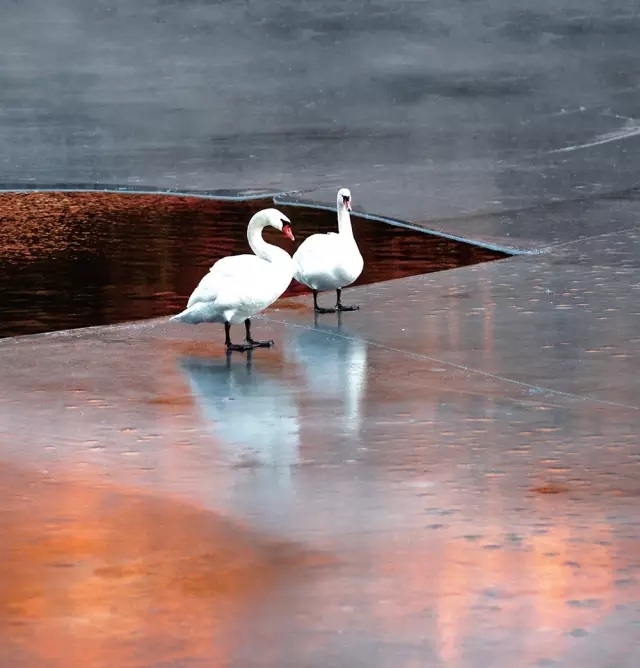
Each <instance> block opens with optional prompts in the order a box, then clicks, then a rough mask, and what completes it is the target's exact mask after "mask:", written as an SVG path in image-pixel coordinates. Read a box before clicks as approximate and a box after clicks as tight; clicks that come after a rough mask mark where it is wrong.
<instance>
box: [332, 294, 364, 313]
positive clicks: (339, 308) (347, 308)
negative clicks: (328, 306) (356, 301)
mask: <svg viewBox="0 0 640 668" xmlns="http://www.w3.org/2000/svg"><path fill="white" fill-rule="evenodd" d="M336 294H337V295H338V300H337V301H336V311H359V310H360V307H359V306H345V305H344V304H343V303H342V302H341V301H340V295H341V294H342V289H341V288H338V289H337V290H336Z"/></svg>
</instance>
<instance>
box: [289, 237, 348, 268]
mask: <svg viewBox="0 0 640 668" xmlns="http://www.w3.org/2000/svg"><path fill="white" fill-rule="evenodd" d="M341 253H342V247H341V244H340V235H338V234H335V233H334V232H330V233H329V234H312V235H311V236H310V237H307V238H306V239H305V240H304V241H303V242H302V243H301V244H300V246H299V247H298V250H297V251H296V252H295V253H294V255H293V260H294V262H295V263H296V265H297V266H298V267H299V268H300V269H301V270H302V271H304V273H305V274H307V273H308V274H314V273H318V272H325V271H326V270H327V267H328V266H330V265H331V264H332V263H333V260H335V259H336V254H341Z"/></svg>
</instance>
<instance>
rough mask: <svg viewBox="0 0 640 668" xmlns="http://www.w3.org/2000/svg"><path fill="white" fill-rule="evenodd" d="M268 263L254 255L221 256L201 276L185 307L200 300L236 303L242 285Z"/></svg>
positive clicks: (261, 271) (259, 272)
mask: <svg viewBox="0 0 640 668" xmlns="http://www.w3.org/2000/svg"><path fill="white" fill-rule="evenodd" d="M268 264H269V263H268V262H265V261H264V260H262V259H260V258H259V257H257V256H256V255H232V256H230V257H223V258H222V259H220V260H218V261H217V262H216V263H215V264H214V265H213V266H212V267H211V269H210V270H209V273H208V274H205V276H203V278H202V280H201V281H200V283H199V284H198V286H197V287H196V289H195V290H194V291H193V293H192V294H191V297H189V301H188V302H187V308H189V307H190V306H193V305H194V304H198V303H200V302H209V303H211V302H215V303H216V304H219V303H220V302H221V301H224V302H236V303H237V302H238V296H239V294H240V293H242V292H243V290H242V289H241V288H242V286H245V285H246V284H247V281H248V280H249V279H250V278H251V277H252V276H255V277H256V278H257V277H258V276H259V275H261V274H262V273H263V272H264V271H265V265H268ZM266 269H268V267H266Z"/></svg>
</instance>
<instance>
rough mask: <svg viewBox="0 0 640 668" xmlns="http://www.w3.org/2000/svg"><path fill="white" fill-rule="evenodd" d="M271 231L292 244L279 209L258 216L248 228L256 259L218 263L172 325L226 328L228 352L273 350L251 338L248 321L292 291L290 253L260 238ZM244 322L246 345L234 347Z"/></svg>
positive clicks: (236, 257)
mask: <svg viewBox="0 0 640 668" xmlns="http://www.w3.org/2000/svg"><path fill="white" fill-rule="evenodd" d="M268 225H271V227H275V228H276V229H277V230H280V231H281V232H282V233H283V234H284V235H285V236H286V237H288V238H289V239H291V240H292V241H293V238H294V237H293V232H292V231H291V221H290V220H289V219H288V218H287V217H286V216H285V215H284V214H283V213H281V212H280V211H278V210H277V209H263V210H262V211H258V213H256V214H255V215H254V216H253V217H252V218H251V220H250V221H249V226H248V227H247V239H248V240H249V246H251V250H252V251H253V252H254V253H255V255H232V256H230V257H223V258H222V259H220V260H218V261H217V262H216V263H215V264H214V265H213V267H211V269H210V270H209V273H208V274H207V275H206V276H205V277H204V278H203V279H202V280H201V281H200V283H199V284H198V287H196V289H195V290H194V291H193V293H192V294H191V297H189V301H188V303H187V308H186V309H185V310H184V311H182V313H178V314H177V315H174V316H173V317H172V318H171V320H175V321H177V322H188V323H190V324H193V325H197V324H199V323H202V322H219V323H224V331H225V345H226V347H227V350H228V351H230V350H239V351H246V350H253V348H269V347H270V346H272V345H273V341H254V340H253V339H252V338H251V320H250V318H251V317H252V316H254V315H255V314H256V313H259V312H260V311H262V310H264V309H265V308H267V306H269V305H271V304H273V302H275V301H276V299H278V297H279V296H280V295H281V294H282V293H283V292H284V291H285V290H286V289H287V288H288V287H289V284H290V283H291V279H292V278H293V270H294V264H293V260H292V259H291V256H290V255H289V253H287V252H286V251H285V250H282V248H278V247H277V246H274V245H272V244H268V243H267V242H266V241H265V240H264V239H263V238H262V230H263V229H264V228H265V227H267V226H268ZM242 321H244V325H245V332H246V338H245V342H244V343H231V338H230V335H229V332H230V329H231V325H235V324H238V323H240V322H242Z"/></svg>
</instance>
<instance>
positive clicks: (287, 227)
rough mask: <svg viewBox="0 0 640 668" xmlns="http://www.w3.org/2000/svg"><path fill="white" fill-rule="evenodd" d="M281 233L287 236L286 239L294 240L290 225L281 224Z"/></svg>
mask: <svg viewBox="0 0 640 668" xmlns="http://www.w3.org/2000/svg"><path fill="white" fill-rule="evenodd" d="M282 234H284V236H285V237H287V239H291V241H295V237H294V236H293V232H292V231H291V225H287V223H285V224H284V225H283V226H282Z"/></svg>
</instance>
